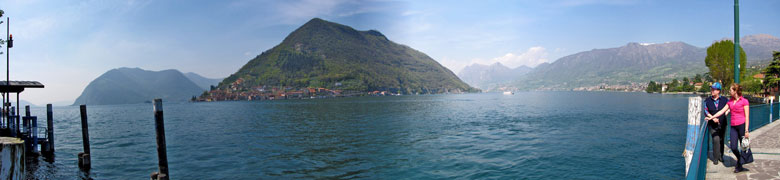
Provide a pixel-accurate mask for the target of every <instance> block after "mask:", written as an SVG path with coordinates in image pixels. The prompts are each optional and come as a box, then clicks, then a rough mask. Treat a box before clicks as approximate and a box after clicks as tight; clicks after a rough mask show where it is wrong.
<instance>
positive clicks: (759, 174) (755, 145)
mask: <svg viewBox="0 0 780 180" xmlns="http://www.w3.org/2000/svg"><path fill="white" fill-rule="evenodd" d="M778 121H780V120H778ZM778 124H780V122H777V121H775V122H772V123H771V124H768V125H766V126H764V127H761V128H758V129H756V130H753V131H752V132H750V137H751V138H750V148H751V150H752V151H753V159H755V161H754V162H753V163H750V164H746V165H744V167H745V168H748V169H750V171H748V172H740V173H736V174H735V173H734V165H735V164H736V162H737V161H736V159H735V158H734V157H735V156H734V154H733V153H731V150H730V149H729V148H728V147H724V148H725V150H724V152H723V153H724V154H725V155H726V156H724V157H723V161H724V162H723V163H720V164H718V165H715V164H714V163H713V161H712V159H714V157H712V151H710V153H709V155H710V160H709V161H708V162H707V175H706V176H707V179H779V180H780V125H778ZM726 144H728V141H726ZM724 165H725V166H724Z"/></svg>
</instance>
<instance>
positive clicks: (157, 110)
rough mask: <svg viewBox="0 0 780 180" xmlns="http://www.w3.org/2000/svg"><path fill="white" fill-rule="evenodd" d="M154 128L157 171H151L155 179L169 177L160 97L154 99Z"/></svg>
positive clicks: (164, 179) (166, 178)
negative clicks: (155, 133)
mask: <svg viewBox="0 0 780 180" xmlns="http://www.w3.org/2000/svg"><path fill="white" fill-rule="evenodd" d="M154 129H155V131H156V132H157V160H158V162H157V163H158V165H159V172H155V173H152V176H151V178H152V179H157V180H168V179H170V177H169V174H168V153H167V151H166V148H165V123H164V120H163V106H162V99H154Z"/></svg>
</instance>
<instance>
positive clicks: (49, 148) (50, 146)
mask: <svg viewBox="0 0 780 180" xmlns="http://www.w3.org/2000/svg"><path fill="white" fill-rule="evenodd" d="M52 115H54V113H53V112H52V107H51V104H46V141H47V142H46V145H45V148H41V149H43V154H44V155H46V156H53V155H54V117H53V116H52Z"/></svg>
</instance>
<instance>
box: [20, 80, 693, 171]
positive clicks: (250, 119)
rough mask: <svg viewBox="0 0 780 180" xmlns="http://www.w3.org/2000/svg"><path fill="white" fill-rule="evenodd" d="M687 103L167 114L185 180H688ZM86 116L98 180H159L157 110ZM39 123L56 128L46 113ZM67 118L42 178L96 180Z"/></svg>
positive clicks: (433, 98) (91, 109) (73, 109)
mask: <svg viewBox="0 0 780 180" xmlns="http://www.w3.org/2000/svg"><path fill="white" fill-rule="evenodd" d="M687 96H690V95H687ZM687 96H684V95H659V94H646V93H621V92H520V93H517V94H515V95H502V94H500V93H483V94H460V95H425V96H398V97H354V98H336V99H314V100H281V101H255V102H212V103H166V102H164V105H163V106H164V113H165V123H166V124H165V127H166V135H167V137H166V138H167V139H166V140H167V143H168V161H169V162H168V163H169V167H170V173H171V174H170V176H171V177H172V178H174V179H298V178H307V179H308V178H344V179H349V178H360V179H453V178H462V179H681V178H683V177H684V171H685V170H684V166H685V165H684V163H683V158H682V156H681V153H682V150H683V146H684V144H685V130H686V118H687V115H686V113H687V110H686V109H687ZM87 111H88V115H89V116H88V117H89V130H90V132H89V135H90V138H91V148H92V149H91V151H92V163H93V165H92V171H91V173H90V175H89V176H90V177H92V178H95V179H148V178H149V174H150V173H152V172H154V171H157V152H156V149H155V147H156V141H155V133H154V114H153V111H152V105H151V104H133V105H111V106H88V108H87ZM33 115H37V116H39V118H41V120H39V124H44V125H45V108H33ZM54 118H55V140H56V142H55V143H56V161H55V163H53V164H49V163H47V162H43V161H41V162H38V163H39V166H34V167H37V169H35V170H34V175H33V176H35V177H37V178H44V179H78V178H79V177H84V176H85V175H84V174H82V173H80V171H79V170H78V167H77V165H76V161H77V158H76V155H77V154H78V152H81V151H82V144H81V143H82V142H81V125H80V120H79V111H78V107H77V106H70V107H55V108H54ZM40 122H43V123H40Z"/></svg>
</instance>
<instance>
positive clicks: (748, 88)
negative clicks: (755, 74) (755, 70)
mask: <svg viewBox="0 0 780 180" xmlns="http://www.w3.org/2000/svg"><path fill="white" fill-rule="evenodd" d="M739 85H741V86H742V87H743V88H744V89H743V91H744V92H747V93H749V94H758V93H760V92H761V82H759V81H758V80H748V81H743V82H740V83H739Z"/></svg>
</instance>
